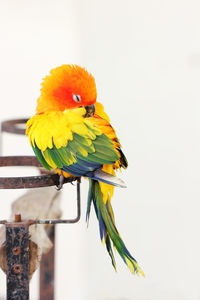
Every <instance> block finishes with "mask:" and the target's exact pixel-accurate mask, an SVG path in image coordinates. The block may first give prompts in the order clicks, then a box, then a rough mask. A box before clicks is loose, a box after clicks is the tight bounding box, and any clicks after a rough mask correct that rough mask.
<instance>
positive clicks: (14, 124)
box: [1, 119, 28, 134]
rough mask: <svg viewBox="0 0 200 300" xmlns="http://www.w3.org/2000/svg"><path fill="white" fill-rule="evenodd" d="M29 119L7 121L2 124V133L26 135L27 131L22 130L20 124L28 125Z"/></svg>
mask: <svg viewBox="0 0 200 300" xmlns="http://www.w3.org/2000/svg"><path fill="white" fill-rule="evenodd" d="M27 121H28V119H15V120H6V121H3V122H2V123H1V131H2V132H9V133H15V134H25V129H24V128H20V127H19V126H18V125H19V124H26V122H27Z"/></svg>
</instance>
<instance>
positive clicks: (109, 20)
mask: <svg viewBox="0 0 200 300" xmlns="http://www.w3.org/2000/svg"><path fill="white" fill-rule="evenodd" d="M199 11H200V4H199V1H198V0H196V1H195V0H190V1H189V0H188V1H184V0H182V1H180V0H168V1H164V0H141V1H135V0H132V1H131V0H128V1H127V0H124V1H119V0H118V1H116V0H115V1H114V0H101V1H98V0H93V1H92V0H86V1H83V0H82V1H81V0H75V1H74V0H68V1H67V0H66V1H61V0H57V1H50V0H48V1H47V0H43V1H36V0H35V1H33V0H32V1H31V0H30V1H27V0H26V1H25V0H24V1H22V0H18V1H15V0H11V1H9V0H7V1H3V0H1V1H0V23H1V26H0V99H1V110H0V119H1V120H4V119H9V118H16V117H19V118H21V117H26V116H31V115H33V114H34V110H35V106H36V99H37V97H38V96H39V93H40V82H41V79H42V78H43V77H44V76H45V75H47V74H48V72H49V70H50V69H51V68H53V67H56V66H59V65H62V64H68V63H73V64H80V65H82V66H85V67H86V68H87V69H88V70H89V71H90V72H92V74H93V75H94V76H95V78H96V83H97V89H98V100H99V101H101V102H102V103H103V104H104V106H105V109H106V111H107V113H108V114H109V116H110V117H111V121H112V125H113V126H114V127H115V129H116V131H117V133H118V136H119V138H120V141H121V144H122V145H123V150H124V152H125V153H126V155H127V158H128V160H129V168H128V170H127V171H126V172H124V173H123V174H122V175H121V174H120V176H121V177H122V178H123V180H125V181H126V183H127V185H128V188H127V189H123V190H120V189H116V191H115V195H114V199H113V202H112V203H113V208H114V211H115V215H116V222H117V225H118V228H119V231H120V233H121V235H122V237H123V239H124V240H125V242H126V245H127V247H128V249H129V250H130V251H131V253H133V256H134V257H135V258H136V259H137V260H138V262H139V264H140V266H141V267H142V268H143V270H144V272H145V274H146V277H145V278H142V277H137V276H133V275H131V274H130V273H129V270H128V269H127V268H126V266H125V265H124V264H123V262H122V261H121V259H120V258H118V257H117V265H118V273H117V274H116V273H115V272H114V270H113V268H112V266H111V263H110V259H109V257H108V255H107V253H106V249H105V247H103V246H102V245H101V243H100V239H99V232H98V225H97V222H96V219H95V216H94V211H92V214H93V216H92V218H91V222H90V224H89V228H88V229H87V228H86V224H85V207H86V199H87V182H86V181H84V182H83V183H82V219H81V221H80V222H79V223H78V224H77V225H73V226H71V225H59V226H58V227H57V229H58V230H57V233H58V234H57V256H56V299H58V300H66V299H72V300H94V299H95V300H100V299H101V300H157V299H158V300H166V299H167V300H168V299H170V300H179V299H180V300H186V299H187V300H189V299H191V300H198V299H200V288H199V277H200V259H199V253H200V242H199V240H200V237H199V236H200V235H199V228H200V222H199V211H200V204H199V200H200V199H199V198H200V189H199V181H200V155H199V153H200V118H199V111H200V88H199V80H200V37H199V31H200V18H199ZM3 142H4V143H3V153H4V154H21V155H23V154H32V151H31V149H30V147H29V145H28V141H27V140H26V138H25V137H22V136H14V135H9V134H4V136H3ZM20 172H22V170H20ZM20 172H19V175H21V173H20ZM1 174H2V172H1ZM3 174H4V173H3ZM23 174H24V173H23ZM1 176H2V175H1ZM21 193H23V191H15V192H13V191H1V203H0V211H1V216H0V218H1V219H4V218H6V217H8V216H9V211H10V207H9V206H10V203H11V202H12V200H14V199H15V198H16V197H17V195H20V194H21ZM74 197H75V188H74V187H72V186H70V185H65V187H64V192H63V197H62V198H63V200H62V201H63V202H62V207H63V210H64V216H66V217H69V216H73V215H74V213H75V207H74V201H73V199H74ZM0 280H1V284H0V293H1V294H2V295H4V294H5V291H4V285H5V276H4V275H3V273H2V274H1V277H0ZM31 299H37V275H35V276H34V278H33V280H32V283H31Z"/></svg>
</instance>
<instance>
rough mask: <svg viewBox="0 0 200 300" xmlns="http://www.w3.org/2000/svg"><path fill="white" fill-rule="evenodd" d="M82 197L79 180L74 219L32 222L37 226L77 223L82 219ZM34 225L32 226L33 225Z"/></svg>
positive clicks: (78, 181)
mask: <svg viewBox="0 0 200 300" xmlns="http://www.w3.org/2000/svg"><path fill="white" fill-rule="evenodd" d="M80 202H81V195H80V179H79V180H77V216H76V218H74V219H68V220H63V219H52V220H30V222H33V223H35V224H66V223H71V224H73V223H77V222H78V221H79V220H80V217H81V203H80ZM33 223H32V224H33Z"/></svg>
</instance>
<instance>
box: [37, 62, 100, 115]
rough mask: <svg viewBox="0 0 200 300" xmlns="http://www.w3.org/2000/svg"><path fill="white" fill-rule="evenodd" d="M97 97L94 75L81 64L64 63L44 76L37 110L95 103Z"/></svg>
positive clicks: (62, 108)
mask: <svg viewBox="0 0 200 300" xmlns="http://www.w3.org/2000/svg"><path fill="white" fill-rule="evenodd" d="M96 98H97V91H96V84H95V79H94V77H93V76H92V75H91V74H89V73H88V72H87V71H86V70H85V69H84V68H81V67H79V66H76V65H63V66H60V67H58V68H55V69H52V70H51V71H50V75H48V76H46V77H45V78H44V81H43V82H42V88H41V95H40V97H39V99H38V104H37V112H38V113H42V112H45V111H56V110H60V111H63V110H65V109H71V108H77V107H80V106H88V105H91V104H94V103H95V102H96Z"/></svg>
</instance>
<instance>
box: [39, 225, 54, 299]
mask: <svg viewBox="0 0 200 300" xmlns="http://www.w3.org/2000/svg"><path fill="white" fill-rule="evenodd" d="M48 235H49V238H50V239H51V242H52V244H53V247H52V248H51V250H50V251H49V252H48V253H47V254H43V256H42V260H41V263H40V300H54V265H55V226H52V227H51V228H50V229H49V234H48Z"/></svg>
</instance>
